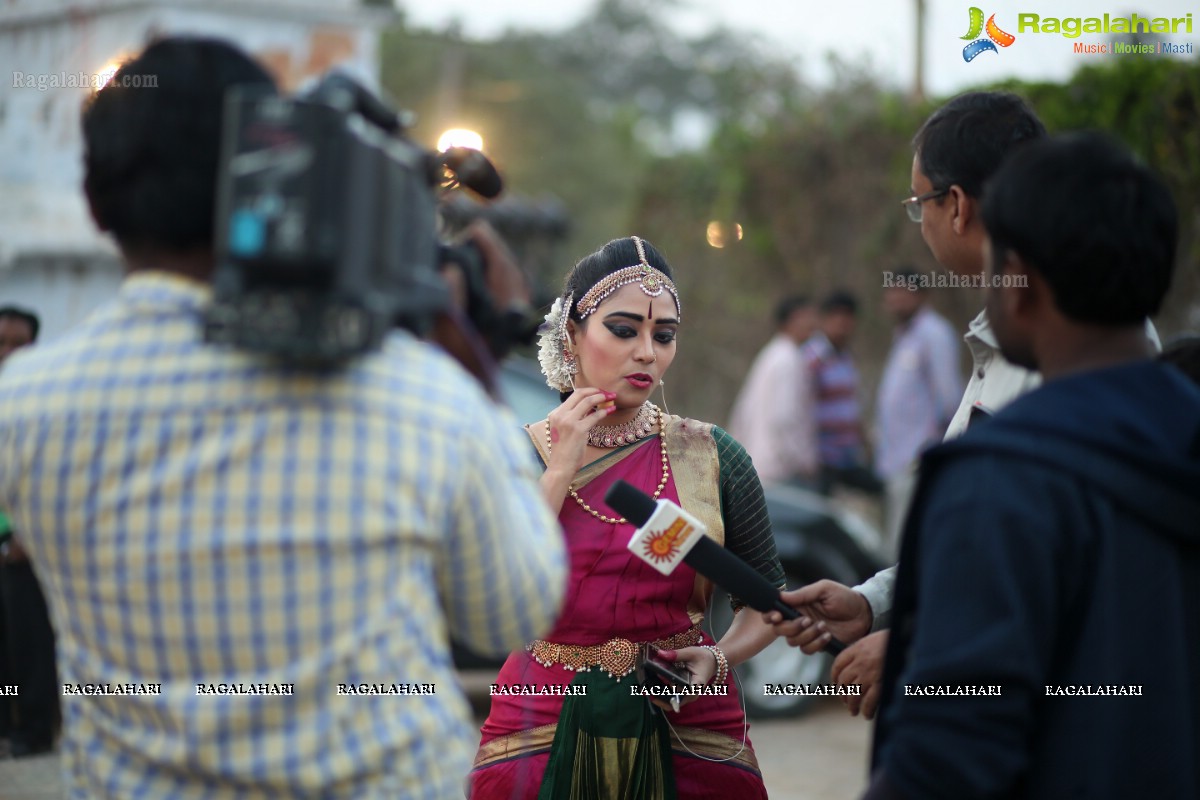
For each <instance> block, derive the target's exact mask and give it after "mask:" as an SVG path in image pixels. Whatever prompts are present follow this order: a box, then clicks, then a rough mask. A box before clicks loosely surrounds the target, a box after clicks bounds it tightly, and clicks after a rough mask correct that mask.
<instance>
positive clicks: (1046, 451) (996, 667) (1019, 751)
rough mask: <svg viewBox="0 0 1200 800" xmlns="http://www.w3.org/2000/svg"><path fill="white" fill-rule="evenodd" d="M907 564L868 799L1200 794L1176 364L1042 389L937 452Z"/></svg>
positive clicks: (1185, 386) (1191, 491)
mask: <svg viewBox="0 0 1200 800" xmlns="http://www.w3.org/2000/svg"><path fill="white" fill-rule="evenodd" d="M900 564H901V567H900V573H899V575H898V577H897V582H896V597H895V606H894V615H895V616H894V618H893V628H892V634H891V639H890V641H889V646H888V654H887V662H886V666H885V670H884V679H883V680H884V683H883V687H882V688H883V694H882V697H881V706H880V721H879V724H878V725H877V727H876V732H875V749H874V754H873V767H874V769H875V770H876V772H875V775H874V781H873V785H872V789H871V791H870V792H869V797H872V798H875V797H906V798H921V800H935V799H936V798H947V799H948V800H949V799H951V798H952V799H953V800H968V799H969V798H985V797H986V798H1054V800H1062V799H1063V798H1088V800H1097V798H1100V799H1103V798H1112V799H1113V800H1117V799H1118V798H1120V799H1121V800H1124V799H1125V798H1134V797H1153V798H1200V389H1198V388H1197V387H1196V386H1195V385H1194V384H1192V383H1190V382H1189V381H1188V380H1187V379H1186V378H1185V377H1184V376H1183V375H1182V374H1181V373H1180V372H1178V371H1177V370H1175V368H1173V367H1170V366H1167V365H1163V364H1159V363H1154V362H1138V363H1135V364H1130V365H1123V366H1119V367H1113V368H1109V369H1103V370H1096V371H1092V372H1087V373H1082V374H1078V375H1073V376H1067V377H1063V378H1060V379H1057V380H1054V381H1051V382H1048V383H1047V384H1045V385H1044V386H1043V387H1042V388H1040V389H1038V390H1036V391H1034V392H1031V393H1030V394H1028V395H1026V396H1024V397H1022V398H1020V399H1019V400H1017V401H1016V402H1014V403H1013V404H1012V405H1010V406H1009V407H1008V408H1006V409H1005V410H1004V411H1002V412H1001V413H1000V414H998V415H997V416H996V417H994V418H993V419H991V420H988V421H986V422H984V423H983V424H982V425H980V426H978V427H976V428H972V429H971V430H970V431H968V432H967V433H966V434H965V435H964V436H963V437H962V438H960V439H958V440H956V441H953V442H950V443H947V444H945V445H942V446H940V447H938V448H935V449H934V450H931V451H930V452H929V453H928V454H927V455H926V457H925V458H924V460H923V462H922V471H921V481H920V484H919V487H918V489H917V498H916V501H915V502H914V511H913V512H912V513H911V514H910V516H909V519H908V521H907V525H906V529H905V538H904V541H903V545H902V548H901V558H900ZM967 687H979V688H978V689H968V688H967ZM972 691H974V692H982V694H970V693H967V692H972ZM996 692H998V694H997V693H996ZM1135 692H1137V694H1135ZM881 776H882V778H881Z"/></svg>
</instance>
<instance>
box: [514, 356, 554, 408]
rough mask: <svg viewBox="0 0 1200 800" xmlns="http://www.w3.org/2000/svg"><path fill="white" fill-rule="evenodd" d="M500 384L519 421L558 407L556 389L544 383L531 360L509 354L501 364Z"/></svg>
mask: <svg viewBox="0 0 1200 800" xmlns="http://www.w3.org/2000/svg"><path fill="white" fill-rule="evenodd" d="M500 386H501V389H502V390H503V392H504V399H505V401H506V402H507V403H508V406H509V408H511V409H512V410H513V413H514V414H516V416H517V419H518V420H520V421H521V422H523V423H524V422H537V421H538V420H540V419H545V418H546V415H547V414H549V413H550V412H551V411H553V410H554V409H555V408H557V407H558V404H559V400H558V392H556V391H554V390H553V389H551V388H550V387H549V386H547V385H546V381H545V379H543V378H542V373H541V372H539V371H538V368H537V366H536V365H534V364H533V363H532V362H530V361H526V360H524V359H519V358H511V359H509V360H508V361H506V362H505V363H504V365H503V366H502V367H501V368H500Z"/></svg>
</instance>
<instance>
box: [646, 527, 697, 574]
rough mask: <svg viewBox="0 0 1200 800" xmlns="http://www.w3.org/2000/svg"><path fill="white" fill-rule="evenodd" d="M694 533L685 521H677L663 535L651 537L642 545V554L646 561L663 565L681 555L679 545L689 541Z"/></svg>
mask: <svg viewBox="0 0 1200 800" xmlns="http://www.w3.org/2000/svg"><path fill="white" fill-rule="evenodd" d="M691 532H692V526H691V525H689V524H688V523H687V521H686V520H684V519H677V520H675V521H674V522H673V523H671V526H670V527H669V528H667V529H666V530H665V531H663V532H662V533H660V534H658V535H656V536H651V537H649V538H648V539H646V541H645V542H644V543H643V544H642V552H643V553H644V554H645V556H646V559H647V560H649V561H654V562H655V563H657V564H661V563H663V562H664V561H671V560H673V559H674V558H675V556H676V554H677V553H679V543H680V541H681V540H684V539H687V537H688V535H689V534H690V533H691Z"/></svg>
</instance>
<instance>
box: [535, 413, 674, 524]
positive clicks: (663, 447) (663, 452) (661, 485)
mask: <svg viewBox="0 0 1200 800" xmlns="http://www.w3.org/2000/svg"><path fill="white" fill-rule="evenodd" d="M642 408H643V409H647V408H649V409H650V413H654V414H657V416H658V447H659V456H660V457H661V459H662V480H660V481H659V482H658V488H657V489H655V490H654V499H655V500H657V499H658V496H659V495H660V494H662V493H663V489H665V488H666V486H667V479H668V478H669V477H670V475H671V467H670V465H669V464H668V463H667V437H666V436H665V435H664V431H663V412H662V409H661V408H659V407H658V406H656V405H654V404H653V403H650V402H649V401H647V402H646V404H645V405H644V406H642ZM641 416H642V415H641V412H638V416H637V417H636V418H635V419H634V422H637V420H638V419H640V418H641ZM630 424H632V423H630ZM613 427H617V428H619V427H624V426H621V425H617V426H613ZM648 435H649V432H646V433H645V434H642V435H641V436H638V437H636V438H635V439H634V441H636V440H637V439H644V438H645V437H646V436H648ZM589 443H590V439H589ZM551 449H552V445H551V443H550V423H549V422H547V423H546V456H547V460H549V455H550V453H551ZM567 493H568V494H570V495H571V497H573V498H575V502H576V503H578V504H579V507H580V508H582V509H583V510H584V511H586V512H588V513H589V514H591V515H592V516H593V517H595V518H596V519H598V520H600V521H601V522H604V523H607V524H609V525H624V524H625V523H626V522H628V521H629V520H627V519H625V518H624V517H618V518H616V519H613V518H612V517H606V516H604V515H603V514H601V513H600V512H599V511H597V510H596V509H594V508H592V507H591V506H589V505H588V504H587V503H585V502H584V501H583V498H582V497H580V496H579V493H578V492H576V491H575V487H574V486H568V487H567Z"/></svg>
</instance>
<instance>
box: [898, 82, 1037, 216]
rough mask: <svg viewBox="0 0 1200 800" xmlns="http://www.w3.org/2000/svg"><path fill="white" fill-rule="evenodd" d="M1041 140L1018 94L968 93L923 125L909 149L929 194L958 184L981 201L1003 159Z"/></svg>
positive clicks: (1035, 125) (931, 116)
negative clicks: (1018, 149) (1026, 145)
mask: <svg viewBox="0 0 1200 800" xmlns="http://www.w3.org/2000/svg"><path fill="white" fill-rule="evenodd" d="M1045 136H1046V127H1045V126H1044V125H1043V124H1042V121H1041V120H1040V119H1038V116H1037V114H1035V113H1033V109H1032V108H1030V107H1029V104H1028V103H1026V102H1025V101H1024V100H1022V99H1021V98H1020V97H1018V96H1017V95H1015V94H1012V93H1010V92H969V93H967V94H961V95H959V96H958V97H956V98H954V99H953V100H951V101H950V102H948V103H946V104H945V105H944V106H942V107H941V108H939V109H938V110H937V111H935V112H933V114H932V115H930V117H929V119H927V120H925V124H924V125H922V126H921V129H920V130H918V131H917V135H916V136H914V137H913V149H914V150H915V151H916V153H917V158H918V159H919V160H920V164H921V172H923V173H925V177H926V178H928V179H929V182H930V184H931V185H932V186H933V188H934V189H939V190H940V189H948V188H950V187H951V186H953V185H955V184H957V185H958V186H961V187H962V190H963V191H964V192H966V193H967V194H968V195H970V196H971V197H980V196H982V193H983V186H984V183H986V182H987V179H988V178H990V177H991V175H992V173H993V172H995V170H996V168H997V167H998V166H999V165H1000V162H1001V161H1003V160H1004V157H1005V156H1007V155H1008V154H1009V153H1010V152H1012V151H1013V149H1014V148H1017V147H1020V146H1022V145H1024V144H1026V143H1027V142H1031V141H1035V140H1037V139H1041V138H1044V137H1045Z"/></svg>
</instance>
